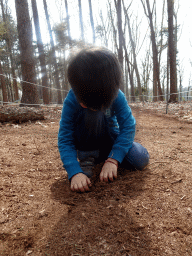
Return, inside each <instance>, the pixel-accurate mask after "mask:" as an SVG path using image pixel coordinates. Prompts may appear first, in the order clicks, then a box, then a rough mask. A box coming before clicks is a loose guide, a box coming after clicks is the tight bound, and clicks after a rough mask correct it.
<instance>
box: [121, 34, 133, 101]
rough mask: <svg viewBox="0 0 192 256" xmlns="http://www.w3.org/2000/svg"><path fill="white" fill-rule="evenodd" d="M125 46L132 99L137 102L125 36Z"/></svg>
mask: <svg viewBox="0 0 192 256" xmlns="http://www.w3.org/2000/svg"><path fill="white" fill-rule="evenodd" d="M123 47H124V51H125V60H126V62H127V70H128V74H129V81H130V85H131V101H133V102H135V88H134V82H133V76H132V75H131V70H130V61H129V55H128V52H127V48H126V45H125V38H124V37H123Z"/></svg>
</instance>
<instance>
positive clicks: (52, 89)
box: [0, 74, 69, 92]
mask: <svg viewBox="0 0 192 256" xmlns="http://www.w3.org/2000/svg"><path fill="white" fill-rule="evenodd" d="M0 76H4V77H6V78H8V79H9V77H8V76H6V75H4V74H0ZM11 79H12V80H16V81H18V80H17V78H14V77H12V78H11ZM19 82H22V83H27V84H30V85H36V86H38V87H43V88H47V89H49V90H55V91H61V92H69V91H68V90H63V89H57V88H50V87H47V86H43V85H40V84H35V83H31V82H27V81H24V80H19Z"/></svg>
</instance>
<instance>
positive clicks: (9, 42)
mask: <svg viewBox="0 0 192 256" xmlns="http://www.w3.org/2000/svg"><path fill="white" fill-rule="evenodd" d="M1 10H2V16H3V22H4V24H5V29H6V34H7V36H6V44H7V48H8V52H9V57H10V61H11V73H12V77H13V89H14V93H15V95H14V100H18V99H19V93H18V87H17V80H16V75H15V65H14V61H13V55H12V49H11V40H10V30H9V27H8V26H7V20H6V15H5V11H4V4H3V0H1Z"/></svg>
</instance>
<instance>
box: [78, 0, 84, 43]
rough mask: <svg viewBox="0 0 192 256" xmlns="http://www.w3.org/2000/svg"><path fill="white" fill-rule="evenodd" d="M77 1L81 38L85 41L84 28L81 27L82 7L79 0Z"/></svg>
mask: <svg viewBox="0 0 192 256" xmlns="http://www.w3.org/2000/svg"><path fill="white" fill-rule="evenodd" d="M78 2H79V24H80V28H81V40H82V41H85V38H84V28H83V16H82V7H81V0H78Z"/></svg>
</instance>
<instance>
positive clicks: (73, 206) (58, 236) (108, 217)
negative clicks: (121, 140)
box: [0, 109, 192, 256]
mask: <svg viewBox="0 0 192 256" xmlns="http://www.w3.org/2000/svg"><path fill="white" fill-rule="evenodd" d="M133 113H134V116H135V117H136V120H137V133H136V141H137V142H140V143H141V144H142V145H144V146H145V147H146V148H147V149H148V151H149V153H150V156H151V158H150V164H149V166H148V167H147V168H146V169H145V170H144V171H142V172H141V171H131V170H123V169H121V168H120V169H119V175H118V178H117V180H115V181H114V182H112V183H107V184H106V183H101V182H99V179H98V176H97V175H96V177H95V178H94V180H93V183H94V185H93V188H92V190H91V191H90V192H89V193H85V194H80V193H74V192H71V191H70V189H69V183H68V180H67V175H66V172H65V170H64V169H63V167H62V163H61V160H60V157H59V152H58V148H57V132H58V128H59V117H60V114H61V110H58V109H56V110H55V111H52V112H48V115H47V118H46V119H45V120H43V121H35V122H27V123H22V124H9V123H6V124H2V125H0V255H3V256H4V255H14V256H16V255H19V256H23V255H30V256H39V255H50V256H52V255H61V256H65V255H70V256H72V255H73V256H77V255H80V256H87V255H89V256H92V255H106V256H107V255H115V256H116V255H117V256H118V255H123V256H140V255H142V256H148V255H160V256H164V255H166V256H167V255H174V256H185V255H189V256H190V255H192V196H191V194H192V164H191V163H192V139H191V138H192V124H191V123H187V122H184V121H179V120H176V119H174V118H171V117H167V116H165V115H162V116H157V115H155V114H153V113H152V112H150V111H142V110H141V109H135V110H133ZM100 169H101V165H100V166H97V168H96V169H95V172H96V174H98V173H99V171H100Z"/></svg>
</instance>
